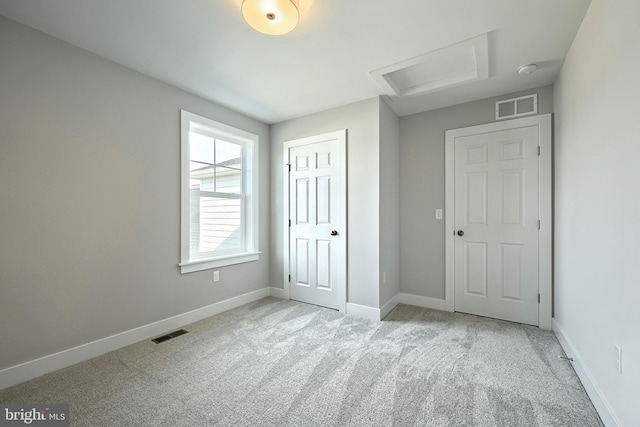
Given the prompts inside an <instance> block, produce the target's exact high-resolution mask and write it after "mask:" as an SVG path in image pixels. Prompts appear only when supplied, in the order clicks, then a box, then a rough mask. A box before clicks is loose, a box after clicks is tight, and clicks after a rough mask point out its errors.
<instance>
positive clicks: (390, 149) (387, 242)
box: [379, 101, 400, 307]
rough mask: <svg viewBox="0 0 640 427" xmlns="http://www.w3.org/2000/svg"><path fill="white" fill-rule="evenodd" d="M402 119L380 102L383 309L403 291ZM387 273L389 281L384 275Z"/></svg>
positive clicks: (381, 293) (381, 294)
mask: <svg viewBox="0 0 640 427" xmlns="http://www.w3.org/2000/svg"><path fill="white" fill-rule="evenodd" d="M399 191H400V120H399V119H398V117H397V116H396V115H395V113H394V112H393V111H391V108H389V106H388V105H387V104H386V103H385V102H384V101H381V102H380V278H379V280H380V307H382V306H384V305H385V304H386V303H387V302H389V300H391V298H393V297H394V296H396V295H397V294H398V292H400V193H399ZM385 273H386V282H385V280H383V275H385Z"/></svg>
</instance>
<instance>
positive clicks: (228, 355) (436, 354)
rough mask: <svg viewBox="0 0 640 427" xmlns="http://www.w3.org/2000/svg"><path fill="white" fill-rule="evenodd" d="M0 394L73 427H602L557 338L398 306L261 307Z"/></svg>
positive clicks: (270, 303)
mask: <svg viewBox="0 0 640 427" xmlns="http://www.w3.org/2000/svg"><path fill="white" fill-rule="evenodd" d="M185 329H187V330H188V331H189V333H188V334H186V335H182V336H180V337H177V338H174V339H172V340H169V341H166V342H163V343H161V344H154V343H152V342H151V341H145V342H140V343H138V344H135V345H132V346H129V347H126V348H123V349H121V350H118V351H114V352H111V353H108V354H106V355H104V356H100V357H97V358H95V359H92V360H89V361H87V362H83V363H80V364H78V365H74V366H72V367H69V368H66V369H63V370H60V371H57V372H54V373H51V374H48V375H45V376H43V377H40V378H37V379H34V380H32V381H29V382H26V383H23V384H20V385H17V386H14V387H11V388H8V389H5V390H2V391H0V403H68V404H70V407H71V425H74V426H190V427H193V426H300V427H305V426H510V427H513V426H580V427H589V426H601V425H602V423H601V421H600V419H599V417H598V415H597V413H596V411H595V409H594V408H593V405H592V404H591V402H590V400H589V398H588V397H587V395H586V393H585V391H584V389H583V388H582V385H581V384H580V382H579V380H578V378H577V376H576V374H575V372H574V371H573V369H572V368H571V366H570V365H569V364H568V363H567V362H565V361H563V360H560V359H558V356H559V355H564V353H563V351H562V349H561V347H560V345H559V344H558V341H557V340H556V338H555V336H554V335H553V333H551V332H548V331H542V330H539V329H538V328H534V327H530V326H523V325H518V324H514V323H509V322H503V321H499V320H492V319H486V318H481V317H476V316H470V315H464V314H457V313H446V312H439V311H434V310H429V309H422V308H417V307H412V306H408V305H399V306H397V307H396V308H395V309H394V310H393V311H392V312H391V313H390V314H389V316H387V318H386V319H385V321H383V322H370V321H367V320H363V319H359V318H356V317H352V316H343V315H340V314H339V313H338V312H335V311H332V310H328V309H324V308H320V307H316V306H313V305H307V304H301V303H297V302H294V301H283V300H279V299H276V298H265V299H263V300H260V301H257V302H255V303H252V304H248V305H245V306H242V307H239V308H237V309H234V310H230V311H228V312H226V313H222V314H219V315H217V316H214V317H211V318H209V319H206V320H203V321H201V322H198V323H195V324H192V325H189V326H187V327H185Z"/></svg>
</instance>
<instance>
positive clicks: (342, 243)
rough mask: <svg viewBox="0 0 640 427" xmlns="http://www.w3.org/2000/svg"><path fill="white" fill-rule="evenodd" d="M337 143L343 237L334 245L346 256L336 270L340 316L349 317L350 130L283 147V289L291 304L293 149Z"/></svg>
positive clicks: (296, 141)
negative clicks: (290, 172) (348, 180)
mask: <svg viewBox="0 0 640 427" xmlns="http://www.w3.org/2000/svg"><path fill="white" fill-rule="evenodd" d="M334 139H337V140H338V142H339V143H338V157H339V159H338V170H339V172H338V179H339V181H340V182H339V185H338V187H339V194H338V195H337V199H338V203H339V212H340V218H339V219H338V220H337V221H336V228H338V229H340V230H341V231H340V235H341V236H342V237H343V238H342V239H338V240H336V242H335V244H336V246H337V249H338V250H339V251H340V252H341V253H342V254H343V255H342V259H341V260H340V265H339V266H334V267H338V268H340V272H339V276H340V280H341V282H342V283H343V286H342V287H341V289H340V291H339V296H340V305H339V307H338V310H339V311H340V313H346V311H347V237H348V233H347V232H348V230H347V130H346V129H341V130H337V131H333V132H328V133H323V134H320V135H314V136H309V137H305V138H299V139H294V140H291V141H285V142H283V144H282V157H283V173H284V179H283V180H282V181H283V207H284V208H283V210H284V212H283V215H282V217H283V218H282V228H283V230H284V251H283V253H284V256H283V273H284V274H283V278H282V281H283V284H284V286H283V289H284V299H285V300H289V299H291V297H290V289H291V288H290V287H291V283H290V282H289V274H290V270H289V267H290V264H291V260H290V259H289V257H290V251H289V248H290V242H289V238H290V233H289V219H290V218H289V212H290V209H289V208H290V206H289V199H290V197H289V184H290V183H289V177H290V175H289V170H290V161H289V149H290V148H294V147H300V146H303V145H310V144H316V143H319V142H324V141H330V140H334Z"/></svg>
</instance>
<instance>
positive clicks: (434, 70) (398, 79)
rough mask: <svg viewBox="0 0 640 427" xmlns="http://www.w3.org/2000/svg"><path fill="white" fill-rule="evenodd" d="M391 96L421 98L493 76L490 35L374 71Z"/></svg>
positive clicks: (373, 74) (381, 85)
mask: <svg viewBox="0 0 640 427" xmlns="http://www.w3.org/2000/svg"><path fill="white" fill-rule="evenodd" d="M370 74H371V77H373V79H374V80H375V81H376V82H377V83H378V85H379V86H380V87H381V88H382V90H384V92H385V93H386V94H387V95H389V96H391V97H404V96H412V95H421V94H425V93H429V92H435V91H437V90H441V89H445V88H449V87H454V86H459V85H462V84H466V83H471V82H474V81H479V80H484V79H487V78H488V77H489V58H488V45H487V35H486V34H483V35H480V36H478V37H474V38H472V39H469V40H465V41H463V42H460V43H456V44H453V45H451V46H447V47H444V48H442V49H438V50H434V51H432V52H428V53H425V54H424V55H420V56H417V57H415V58H411V59H408V60H406V61H402V62H399V63H397V64H394V65H389V66H387V67H383V68H380V69H378V70H375V71H371V72H370Z"/></svg>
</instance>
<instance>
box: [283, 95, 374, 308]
mask: <svg viewBox="0 0 640 427" xmlns="http://www.w3.org/2000/svg"><path fill="white" fill-rule="evenodd" d="M379 102H380V101H379V99H378V98H373V99H369V100H366V101H361V102H358V103H355V104H350V105H346V106H343V107H338V108H334V109H331V110H328V111H324V112H321V113H317V114H312V115H309V116H305V117H302V118H299V119H294V120H289V121H286V122H282V123H278V124H275V125H272V126H271V140H272V144H271V236H272V238H271V285H272V286H274V287H277V288H282V287H283V274H284V272H283V265H284V259H283V244H284V243H283V238H284V230H283V229H282V224H283V218H284V216H283V215H284V213H283V179H284V164H283V153H282V144H283V143H284V142H285V141H290V140H294V139H298V138H303V137H307V136H314V135H320V134H323V133H327V132H332V131H335V130H340V129H347V181H348V183H347V191H348V203H347V205H348V206H347V210H348V213H347V223H348V228H349V231H348V232H349V235H348V239H347V246H348V249H347V251H348V255H347V258H348V261H347V262H348V267H347V275H348V286H347V301H348V302H350V303H355V304H360V305H364V306H368V307H376V308H377V307H378V304H379V282H378V280H379V278H378V271H379V270H380V269H379V262H380V259H379V243H380V241H379V232H378V230H379V199H380V192H379V188H378V185H376V183H377V182H379V177H380V171H379V155H380V151H379V139H380V137H379V126H378V122H379V112H378V111H379Z"/></svg>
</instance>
